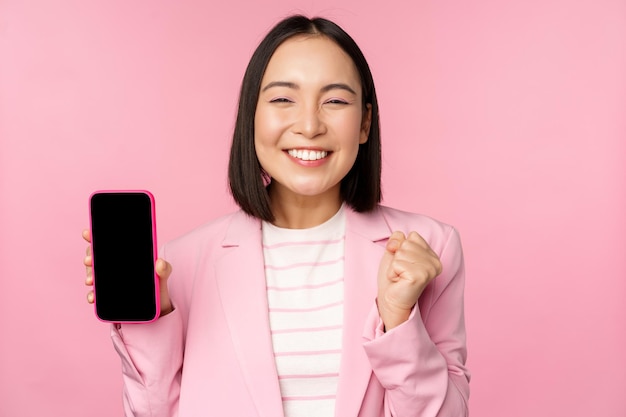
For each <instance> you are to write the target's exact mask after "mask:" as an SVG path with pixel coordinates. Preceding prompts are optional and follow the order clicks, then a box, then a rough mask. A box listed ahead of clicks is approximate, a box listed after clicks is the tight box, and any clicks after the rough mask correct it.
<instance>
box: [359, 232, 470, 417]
mask: <svg viewBox="0 0 626 417" xmlns="http://www.w3.org/2000/svg"><path fill="white" fill-rule="evenodd" d="M439 257H440V260H441V262H442V265H443V272H442V274H441V275H439V276H438V277H436V278H435V279H434V280H433V281H432V282H431V284H430V285H429V287H427V289H426V290H425V291H424V293H423V294H422V297H421V298H420V303H419V308H418V307H416V308H414V309H413V311H412V313H411V315H410V317H409V319H408V320H407V321H406V322H404V323H402V324H401V325H399V326H397V327H395V328H394V329H391V330H390V331H389V332H387V333H384V332H383V326H382V321H381V320H380V318H379V315H378V309H377V308H376V306H374V307H373V309H372V311H371V313H370V316H369V318H368V320H367V324H366V329H365V337H366V339H368V340H367V341H366V342H365V343H364V348H365V351H366V354H367V355H368V357H369V360H370V363H371V366H372V370H373V372H374V374H375V375H376V377H377V379H378V380H379V381H380V383H381V385H382V386H383V388H384V389H385V405H384V406H385V415H386V416H394V417H417V416H419V417H435V416H437V417H460V416H467V415H468V406H467V402H468V398H469V380H470V374H469V372H468V370H467V369H466V367H465V362H466V358H467V349H466V342H465V319H464V311H463V310H464V308H463V291H464V285H465V283H464V281H465V270H464V263H463V252H462V249H461V242H460V239H459V236H458V233H457V232H456V230H454V229H453V228H450V229H449V236H448V239H447V241H446V243H445V245H444V247H443V250H442V251H441V253H440V254H439Z"/></svg>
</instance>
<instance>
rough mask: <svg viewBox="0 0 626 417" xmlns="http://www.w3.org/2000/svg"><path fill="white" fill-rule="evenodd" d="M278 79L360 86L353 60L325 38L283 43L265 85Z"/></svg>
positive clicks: (298, 38) (271, 62) (307, 37)
mask: <svg viewBox="0 0 626 417" xmlns="http://www.w3.org/2000/svg"><path fill="white" fill-rule="evenodd" d="M281 78H285V79H281ZM291 78H293V79H291ZM298 78H300V80H298ZM276 79H281V81H296V82H298V81H302V82H313V81H320V82H337V81H342V82H346V83H347V82H350V83H356V85H360V78H359V74H358V71H357V69H356V66H355V64H354V61H352V58H350V56H349V55H348V54H347V53H346V52H345V51H344V50H343V49H341V47H340V46H339V45H337V44H336V43H335V42H334V41H332V40H330V39H329V38H327V37H325V36H322V35H299V36H294V37H292V38H289V39H287V40H286V41H285V42H283V43H282V44H281V45H280V46H279V47H278V48H277V49H276V51H274V54H273V55H272V57H271V58H270V60H269V62H268V65H267V68H266V70H265V74H264V76H263V83H265V82H266V81H267V82H271V81H275V80H276Z"/></svg>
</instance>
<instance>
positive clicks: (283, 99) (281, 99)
mask: <svg viewBox="0 0 626 417" xmlns="http://www.w3.org/2000/svg"><path fill="white" fill-rule="evenodd" d="M270 103H293V102H292V101H291V100H289V99H288V98H286V97H276V98H273V99H271V100H270Z"/></svg>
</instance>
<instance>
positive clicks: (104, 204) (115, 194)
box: [89, 190, 160, 323]
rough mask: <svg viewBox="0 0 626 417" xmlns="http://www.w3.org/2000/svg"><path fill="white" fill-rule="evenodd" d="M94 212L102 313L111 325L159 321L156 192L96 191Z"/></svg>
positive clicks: (98, 299) (98, 307)
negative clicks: (156, 268) (153, 193)
mask: <svg viewBox="0 0 626 417" xmlns="http://www.w3.org/2000/svg"><path fill="white" fill-rule="evenodd" d="M89 213H90V225H91V251H92V262H93V284H94V285H93V291H94V308H95V312H96V316H97V317H98V318H99V319H100V320H102V321H105V322H111V323H144V322H151V321H154V320H156V319H157V318H158V316H159V310H160V301H159V278H158V276H157V274H156V272H155V267H154V265H155V261H156V259H157V240H156V222H155V203H154V196H153V195H152V194H151V193H150V192H149V191H145V190H139V191H135V190H118V191H96V192H94V193H93V194H92V195H91V196H90V198H89Z"/></svg>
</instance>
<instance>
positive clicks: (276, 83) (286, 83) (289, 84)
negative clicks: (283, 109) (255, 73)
mask: <svg viewBox="0 0 626 417" xmlns="http://www.w3.org/2000/svg"><path fill="white" fill-rule="evenodd" d="M272 87H287V88H292V89H294V90H298V89H300V86H299V85H298V84H296V83H292V82H289V81H272V82H271V83H269V84H268V85H266V86H265V87H263V89H262V90H261V92H263V91H266V90H269V89H270V88H272Z"/></svg>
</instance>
